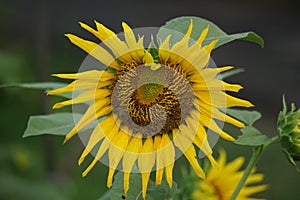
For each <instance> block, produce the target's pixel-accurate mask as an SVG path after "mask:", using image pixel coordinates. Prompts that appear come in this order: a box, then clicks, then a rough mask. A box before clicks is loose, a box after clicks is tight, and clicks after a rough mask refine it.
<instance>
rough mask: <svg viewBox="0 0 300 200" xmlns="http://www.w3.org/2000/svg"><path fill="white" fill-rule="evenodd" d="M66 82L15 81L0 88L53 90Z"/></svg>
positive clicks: (63, 85)
mask: <svg viewBox="0 0 300 200" xmlns="http://www.w3.org/2000/svg"><path fill="white" fill-rule="evenodd" d="M66 85H67V84H65V83H59V82H37V83H16V84H8V85H1V86H0V88H9V87H15V88H26V89H38V90H53V89H57V88H60V87H65V86H66Z"/></svg>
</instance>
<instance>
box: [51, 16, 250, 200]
mask: <svg viewBox="0 0 300 200" xmlns="http://www.w3.org/2000/svg"><path fill="white" fill-rule="evenodd" d="M95 24H96V29H93V28H91V27H90V26H88V25H86V24H84V23H80V25H81V27H82V28H84V29H85V30H87V31H88V32H90V33H92V34H93V35H94V36H96V37H97V38H98V39H100V41H101V42H102V43H101V45H98V44H97V43H95V42H92V41H89V40H84V39H82V38H80V37H77V36H75V35H72V34H66V36H67V37H68V38H69V39H70V41H71V42H72V43H73V44H75V45H76V46H78V47H80V48H81V49H83V50H84V51H85V52H87V53H88V54H89V55H91V56H92V57H94V58H96V59H97V60H98V61H100V62H101V63H103V64H104V65H105V66H107V67H106V69H104V70H100V69H95V70H87V71H83V72H79V73H74V74H54V76H56V77H59V78H63V79H73V80H74V81H73V82H71V83H70V84H69V85H67V86H65V87H63V88H59V89H55V90H52V91H49V94H51V95H56V94H61V93H66V92H76V94H78V93H79V94H78V95H77V96H74V97H73V98H72V99H71V100H67V101H63V102H59V103H56V104H55V105H54V106H53V108H61V107H63V106H67V105H75V104H80V103H88V108H87V110H86V111H85V113H84V114H83V116H82V117H81V119H80V120H79V121H78V122H77V123H76V125H75V126H74V128H73V129H72V130H71V131H70V132H69V133H68V134H67V135H66V137H65V142H66V141H68V140H69V139H70V138H71V137H73V136H74V135H75V134H76V133H78V132H79V131H81V130H82V129H84V128H86V127H87V126H88V125H90V124H91V123H92V122H97V123H96V124H97V125H96V126H95V127H94V128H93V131H92V132H91V134H90V136H89V140H88V143H87V145H86V147H85V149H84V151H83V153H82V155H81V157H80V158H79V161H78V163H79V164H81V163H82V162H83V161H84V159H85V157H86V156H87V155H88V154H89V153H91V152H92V151H93V152H94V151H96V154H95V155H94V157H95V158H94V160H93V161H92V163H91V164H90V165H89V167H88V168H87V169H86V170H85V171H84V172H83V176H86V175H87V173H88V172H89V171H90V170H91V169H92V168H93V166H94V165H95V164H96V163H97V162H98V161H99V160H100V159H101V158H102V157H103V155H104V154H106V153H107V154H106V155H108V165H109V172H108V179H107V186H108V187H111V186H112V181H113V175H114V173H115V170H116V169H117V168H118V167H120V166H121V168H120V169H121V170H122V171H123V173H124V193H125V194H126V193H127V191H128V189H129V178H130V173H132V172H133V169H138V172H139V173H141V176H142V195H143V197H144V198H145V196H146V189H147V185H148V181H149V177H150V173H151V171H152V170H155V171H156V184H157V185H159V184H160V183H161V181H162V178H163V176H164V174H165V178H166V181H167V183H168V184H169V186H170V187H172V177H173V175H172V174H173V167H174V163H175V160H176V158H178V157H179V156H180V155H181V154H183V155H184V156H185V157H186V158H187V160H188V161H189V163H190V164H191V166H192V167H193V169H194V171H195V172H196V174H197V175H198V176H199V177H201V178H204V177H205V173H204V172H203V170H202V168H201V167H200V165H199V163H198V160H197V155H196V150H198V149H199V150H200V151H201V152H202V153H204V154H205V155H206V156H207V157H208V159H209V160H210V162H211V163H212V165H216V163H215V160H214V158H213V156H212V149H211V147H210V144H209V142H208V139H207V131H208V130H210V131H213V132H214V133H216V134H218V135H220V136H221V137H222V138H224V139H226V140H229V141H234V138H233V137H232V136H230V135H228V134H227V133H225V132H224V131H223V130H222V129H221V128H220V127H219V123H218V122H220V121H221V122H227V123H230V124H233V125H235V126H237V127H244V124H243V123H242V122H240V121H238V120H236V119H234V118H233V117H230V116H228V115H226V113H225V112H224V110H225V109H226V108H228V107H233V106H240V107H250V106H253V105H252V104H251V103H250V102H248V101H247V100H242V99H239V98H235V97H233V96H231V95H229V94H227V93H226V91H230V92H238V91H239V90H240V89H241V88H242V87H241V86H240V85H237V84H228V83H225V82H224V81H222V80H221V79H220V76H219V74H220V73H221V72H224V71H226V70H230V69H232V68H233V67H231V66H226V67H221V68H211V67H208V65H209V62H210V53H211V51H212V50H213V48H214V47H215V45H216V43H217V40H214V41H212V42H211V43H209V44H207V45H202V43H203V41H204V39H205V38H206V35H207V34H208V31H209V29H208V27H207V28H205V29H204V30H203V31H202V33H201V35H200V36H199V38H198V40H197V41H194V40H192V39H191V38H190V35H191V33H192V30H193V23H192V21H191V23H190V25H189V27H188V29H187V31H186V34H185V35H183V36H182V38H181V39H180V40H178V41H177V42H176V43H174V44H171V40H170V38H171V37H172V34H170V35H169V36H168V37H166V39H165V40H163V41H160V44H159V46H158V47H155V48H145V47H144V37H143V36H140V37H138V38H137V37H136V36H135V33H134V32H133V30H132V29H131V28H130V27H129V26H128V25H127V24H126V23H124V22H123V23H122V27H123V29H124V35H123V36H124V37H120V36H118V35H116V34H115V33H114V32H113V31H111V30H110V29H108V28H107V27H105V26H104V25H102V24H100V23H98V22H96V21H95ZM121 38H124V39H121ZM118 169H119V168H118Z"/></svg>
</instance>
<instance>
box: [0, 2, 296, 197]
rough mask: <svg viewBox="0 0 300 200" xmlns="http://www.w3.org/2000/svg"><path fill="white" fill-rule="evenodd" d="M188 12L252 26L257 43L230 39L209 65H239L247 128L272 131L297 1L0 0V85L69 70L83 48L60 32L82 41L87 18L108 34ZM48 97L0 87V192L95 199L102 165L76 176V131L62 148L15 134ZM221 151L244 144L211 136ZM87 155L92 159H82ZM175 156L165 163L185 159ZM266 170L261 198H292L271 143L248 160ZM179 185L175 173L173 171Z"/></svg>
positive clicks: (292, 60) (285, 79) (237, 26)
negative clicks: (250, 109) (249, 110)
mask: <svg viewBox="0 0 300 200" xmlns="http://www.w3.org/2000/svg"><path fill="white" fill-rule="evenodd" d="M183 15H194V16H199V17H203V18H206V19H208V20H211V21H213V22H214V23H216V24H217V25H218V26H220V28H222V29H223V30H224V31H226V32H228V33H235V32H244V31H250V30H251V31H254V32H256V33H258V34H259V35H261V36H262V37H263V38H264V39H265V48H263V49H261V48H260V47H259V46H258V45H256V44H253V43H249V42H244V41H236V42H233V43H230V44H227V45H225V46H223V47H221V48H219V49H217V50H216V51H214V53H213V58H214V61H215V62H216V64H217V65H218V66H223V65H234V66H237V67H244V68H245V69H246V72H245V73H242V74H240V75H238V76H235V77H232V78H230V80H229V81H230V82H237V83H240V84H242V85H243V86H244V87H245V89H244V90H243V91H242V92H241V93H240V94H239V95H240V96H242V97H243V98H246V99H249V100H250V101H251V102H253V103H254V104H255V105H256V109H257V110H259V111H261V112H262V114H263V118H262V119H261V120H260V121H259V122H258V123H257V126H258V127H259V128H260V129H261V130H263V131H265V132H266V133H268V134H269V135H275V134H276V127H275V125H276V118H277V113H278V112H279V110H280V108H281V96H282V94H285V96H286V98H287V101H288V102H292V101H294V102H296V105H297V103H298V105H300V96H299V83H300V80H299V72H300V68H299V67H300V56H299V50H298V47H299V46H300V37H299V35H300V27H299V24H300V23H299V22H300V20H299V19H300V16H299V15H300V13H299V6H298V4H297V1H292V0H289V1H230V2H223V1H192V0H184V1H177V0H176V1H162V0H161V1H157V0H154V1H141V0H140V1H137V0H128V1H114V0H110V1H101V0H100V1H57V0H55V1H46V0H41V1H38V0H36V1H33V0H28V1H17V0H10V1H8V0H2V1H0V84H8V83H16V82H34V81H53V80H55V79H53V78H52V77H50V74H51V73H58V72H76V71H77V69H78V68H79V66H80V64H81V62H82V61H83V59H84V58H85V56H86V55H85V53H84V52H83V51H81V50H79V49H78V48H76V47H74V46H73V45H71V44H70V43H69V41H68V40H67V39H66V38H65V37H64V36H63V34H64V33H68V32H72V33H76V34H77V35H81V36H83V37H85V38H89V37H90V35H89V34H88V33H87V32H85V31H83V30H82V29H80V27H79V25H78V24H77V22H78V21H82V22H85V23H87V24H90V25H92V24H93V20H94V19H96V20H98V21H100V22H102V23H103V24H105V25H107V26H108V27H110V28H112V29H113V30H115V31H116V32H119V31H121V22H122V21H126V22H127V23H128V24H129V25H131V26H132V27H136V28H137V27H147V26H150V27H159V26H161V25H162V24H164V22H165V21H167V20H170V19H172V18H175V17H177V16H183ZM55 101H57V99H54V98H53V97H46V95H45V94H44V93H43V92H40V91H31V90H21V89H13V88H10V89H0V110H1V111H0V112H1V115H0V116H1V121H0V134H1V136H0V138H1V139H0V199H78V200H79V199H83V198H85V199H96V198H98V197H100V196H101V194H103V193H104V191H105V190H106V186H105V182H106V174H107V167H106V166H103V165H102V164H98V165H96V167H95V168H94V169H93V170H92V171H91V172H90V174H89V175H88V176H87V177H86V178H81V172H82V171H83V170H84V169H85V167H86V166H87V164H88V163H89V162H88V161H87V162H85V163H84V164H83V166H81V167H78V166H77V159H78V157H79V155H80V153H81V150H82V149H83V146H82V144H81V142H80V140H79V139H78V138H76V137H75V138H74V139H72V140H71V141H70V142H68V143H67V144H66V145H62V141H63V138H60V137H55V136H43V137H32V138H26V139H23V138H22V134H23V131H24V130H25V128H26V122H27V120H28V118H29V116H30V115H36V114H43V113H48V112H52V111H51V105H52V104H53V103H54V102H55ZM220 146H225V149H226V150H228V152H229V158H230V159H233V158H234V157H237V156H239V155H247V156H248V155H249V154H250V152H251V150H250V149H247V148H243V147H239V146H236V145H234V144H231V143H229V142H225V141H220V142H219V143H218V147H220ZM89 159H90V160H91V159H92V157H90V158H89ZM185 164H186V162H185V161H184V159H181V161H180V162H177V163H176V168H175V170H178V171H179V169H180V168H181V167H182V166H183V165H185ZM257 168H258V171H259V172H262V173H264V174H265V175H266V178H265V181H264V182H265V183H268V184H269V185H270V187H269V189H268V191H266V192H264V193H262V194H260V195H259V196H261V197H265V198H267V199H272V200H273V199H274V200H281V199H291V200H293V199H295V200H296V199H298V198H297V197H298V196H299V195H300V190H299V184H300V174H299V173H297V172H296V171H295V170H294V169H293V167H292V166H291V165H289V163H288V162H287V161H286V160H285V157H284V155H283V154H282V153H281V151H280V149H279V146H277V145H274V146H273V147H271V148H270V149H268V150H267V151H266V152H265V153H264V155H263V157H262V159H261V161H260V162H259V164H258V167H257ZM175 174H176V175H175V181H176V180H177V182H178V185H179V187H180V182H181V181H180V174H179V173H175Z"/></svg>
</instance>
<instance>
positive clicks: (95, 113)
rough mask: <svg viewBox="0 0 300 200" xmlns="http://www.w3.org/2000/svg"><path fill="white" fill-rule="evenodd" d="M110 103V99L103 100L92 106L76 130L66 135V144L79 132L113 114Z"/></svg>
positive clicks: (78, 123) (76, 126) (75, 127)
mask: <svg viewBox="0 0 300 200" xmlns="http://www.w3.org/2000/svg"><path fill="white" fill-rule="evenodd" d="M109 103H110V99H103V100H99V101H96V102H95V103H94V104H92V105H90V106H89V108H88V109H87V111H86V112H85V113H84V115H83V116H82V117H81V118H80V120H79V121H78V122H77V124H76V125H75V126H74V128H73V129H72V130H71V131H70V132H69V133H68V134H67V135H66V137H65V140H64V143H65V142H67V141H68V140H69V139H71V138H72V137H73V136H74V135H75V134H76V133H77V132H78V131H80V130H81V129H83V128H84V127H86V126H87V125H89V124H90V123H92V122H93V121H95V120H97V119H99V118H100V117H102V116H104V115H107V114H109V113H110V112H111V106H107V105H108V104H109Z"/></svg>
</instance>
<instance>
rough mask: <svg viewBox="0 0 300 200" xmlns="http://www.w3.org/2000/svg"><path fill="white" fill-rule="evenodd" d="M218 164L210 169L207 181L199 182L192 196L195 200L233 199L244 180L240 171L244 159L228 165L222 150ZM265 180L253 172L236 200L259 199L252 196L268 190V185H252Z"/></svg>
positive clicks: (237, 159)
mask: <svg viewBox="0 0 300 200" xmlns="http://www.w3.org/2000/svg"><path fill="white" fill-rule="evenodd" d="M217 163H218V168H213V167H212V168H210V169H209V170H208V172H207V177H206V179H205V180H198V181H197V183H196V189H195V190H194V192H193V194H192V197H193V199H197V200H198V199H206V200H227V199H229V198H230V197H231V195H232V193H233V191H234V189H235V188H236V186H237V184H238V182H239V180H240V179H241V178H242V175H243V171H239V169H240V168H241V166H242V165H243V163H244V158H243V157H238V158H236V159H235V160H233V161H231V162H229V163H227V164H226V153H225V151H224V150H221V151H220V157H219V159H218V161H217ZM263 178H264V175H263V174H258V173H255V172H254V170H253V171H252V173H251V175H250V176H249V177H248V179H247V181H246V183H245V185H244V186H243V188H242V189H241V191H240V193H239V195H238V196H237V198H236V199H237V200H250V199H257V198H252V197H250V196H251V195H253V194H256V193H259V192H261V191H264V190H266V188H267V185H252V184H258V183H259V182H261V181H262V180H263ZM249 185H252V186H249Z"/></svg>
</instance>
